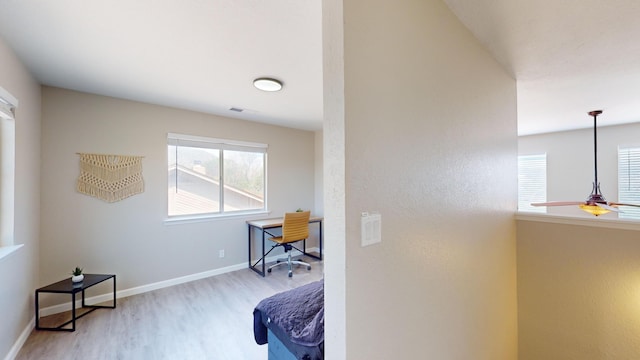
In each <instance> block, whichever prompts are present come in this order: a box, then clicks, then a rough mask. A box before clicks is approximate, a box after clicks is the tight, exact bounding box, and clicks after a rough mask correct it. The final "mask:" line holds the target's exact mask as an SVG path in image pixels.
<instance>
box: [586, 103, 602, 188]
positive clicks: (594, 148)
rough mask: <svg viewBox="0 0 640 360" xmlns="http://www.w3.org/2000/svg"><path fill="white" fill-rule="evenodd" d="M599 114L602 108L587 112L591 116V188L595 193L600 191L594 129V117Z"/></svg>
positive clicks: (596, 142) (596, 137) (596, 139)
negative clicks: (592, 178) (592, 179)
mask: <svg viewBox="0 0 640 360" xmlns="http://www.w3.org/2000/svg"><path fill="white" fill-rule="evenodd" d="M600 114H602V110H594V111H590V112H589V115H591V116H593V175H594V181H593V190H594V191H595V193H596V194H599V193H600V186H599V185H600V184H599V183H598V133H597V130H596V119H597V118H598V115H600Z"/></svg>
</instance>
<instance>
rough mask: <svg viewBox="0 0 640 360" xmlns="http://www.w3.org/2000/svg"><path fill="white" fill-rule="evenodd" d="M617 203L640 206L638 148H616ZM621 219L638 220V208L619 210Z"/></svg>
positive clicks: (639, 216)
mask: <svg viewBox="0 0 640 360" xmlns="http://www.w3.org/2000/svg"><path fill="white" fill-rule="evenodd" d="M618 202H621V203H629V204H640V147H618ZM618 217H619V218H621V219H640V208H636V207H631V206H624V207H622V208H620V212H619V213H618Z"/></svg>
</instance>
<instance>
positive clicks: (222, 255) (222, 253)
mask: <svg viewBox="0 0 640 360" xmlns="http://www.w3.org/2000/svg"><path fill="white" fill-rule="evenodd" d="M218 256H219V257H221V258H223V257H224V249H222V250H220V252H219V253H218Z"/></svg>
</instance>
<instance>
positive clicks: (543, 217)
mask: <svg viewBox="0 0 640 360" xmlns="http://www.w3.org/2000/svg"><path fill="white" fill-rule="evenodd" d="M516 220H523V221H537V222H546V223H553V224H565V225H578V226H593V227H603V228H609V229H619V230H636V231H640V221H638V220H626V219H609V218H597V217H595V216H593V217H575V216H566V215H552V214H537V213H530V212H517V213H516Z"/></svg>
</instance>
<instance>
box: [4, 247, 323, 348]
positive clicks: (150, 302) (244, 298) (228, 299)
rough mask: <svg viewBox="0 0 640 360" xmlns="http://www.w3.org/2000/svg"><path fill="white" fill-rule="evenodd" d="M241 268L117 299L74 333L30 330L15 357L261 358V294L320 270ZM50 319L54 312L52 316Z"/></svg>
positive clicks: (292, 284)
mask: <svg viewBox="0 0 640 360" xmlns="http://www.w3.org/2000/svg"><path fill="white" fill-rule="evenodd" d="M310 260H312V259H310V258H305V261H308V262H310V264H311V266H312V270H311V271H308V270H307V269H306V268H305V267H295V266H294V273H293V278H289V277H288V276H287V267H286V266H279V267H277V268H275V269H274V270H273V271H272V273H271V274H267V276H266V277H265V278H263V277H261V276H259V275H258V274H256V273H254V272H253V271H251V270H249V269H243V270H239V271H234V272H231V273H226V274H222V275H218V276H213V277H210V278H206V279H201V280H196V281H192V282H189V283H185V284H180V285H175V286H172V287H168V288H164V289H159V290H155V291H151V292H147V293H143V294H139V295H134V296H130V297H126V298H121V299H118V300H117V307H116V309H113V310H112V309H99V310H96V311H94V312H92V313H91V314H88V315H87V316H85V317H83V318H81V319H79V320H77V321H76V331H75V332H54V331H43V330H34V331H33V332H32V333H31V335H30V336H29V338H28V339H27V341H26V342H25V344H24V346H23V347H22V349H21V350H20V352H19V353H18V356H17V357H16V359H17V360H39V359H51V360H56V359H65V360H67V359H78V360H80V359H82V360H112V359H119V360H120V359H121V360H146V359H149V360H161V359H171V360H183V359H184V360H201V359H203V360H204V359H206V360H226V359H228V360H243V359H251V360H260V359H267V345H257V344H256V343H255V340H254V338H253V309H254V307H255V306H256V305H257V304H258V302H260V300H262V299H263V298H265V297H268V296H271V295H273V294H276V293H278V292H281V291H285V290H288V289H292V288H294V287H297V286H300V285H304V284H307V283H310V282H312V281H316V280H319V279H321V278H322V276H323V265H322V262H320V261H310ZM54 316H55V315H54Z"/></svg>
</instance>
